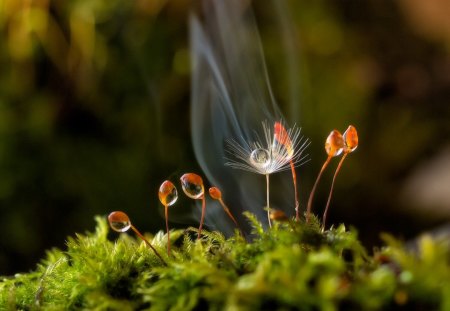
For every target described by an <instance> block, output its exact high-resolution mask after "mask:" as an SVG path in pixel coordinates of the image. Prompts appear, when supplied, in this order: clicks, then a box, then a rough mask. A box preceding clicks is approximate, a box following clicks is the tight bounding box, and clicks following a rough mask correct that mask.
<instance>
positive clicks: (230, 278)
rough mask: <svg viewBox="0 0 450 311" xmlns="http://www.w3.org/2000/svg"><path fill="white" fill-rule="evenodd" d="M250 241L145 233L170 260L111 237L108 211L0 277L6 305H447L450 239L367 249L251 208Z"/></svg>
mask: <svg viewBox="0 0 450 311" xmlns="http://www.w3.org/2000/svg"><path fill="white" fill-rule="evenodd" d="M247 217H248V218H249V220H250V222H251V224H252V225H253V228H254V230H253V236H252V241H251V242H247V241H246V240H245V239H244V238H242V237H241V236H240V235H239V234H238V233H237V232H236V235H235V236H233V237H231V238H228V239H226V238H225V237H224V236H223V235H222V234H221V233H218V232H208V231H204V235H203V238H202V240H201V241H197V240H195V236H196V229H193V228H189V229H187V230H185V231H181V230H174V231H172V232H171V240H172V246H173V250H172V254H171V257H170V258H169V257H168V256H167V255H166V253H165V248H166V235H165V234H163V233H162V232H159V233H157V234H156V235H155V236H150V235H147V237H148V238H149V240H150V241H151V243H152V244H153V245H154V246H155V248H156V249H157V250H158V251H159V252H160V253H161V255H162V256H163V258H164V260H165V261H166V262H167V263H168V265H167V266H165V265H163V264H162V262H161V261H160V260H159V259H158V257H156V256H155V255H154V253H153V252H152V251H150V250H149V249H148V248H147V247H146V245H145V244H144V243H141V242H140V241H137V240H135V239H134V238H132V237H130V236H129V235H127V234H122V235H120V237H119V238H118V239H117V240H115V241H110V240H108V238H107V236H108V233H109V229H108V225H107V222H106V219H105V218H101V217H97V219H96V220H97V229H96V231H95V233H87V234H86V235H76V237H75V238H69V240H68V242H67V250H66V251H61V250H58V249H54V250H51V251H49V252H48V253H47V256H46V258H45V259H44V260H43V261H42V262H41V263H40V264H39V265H38V266H37V269H36V270H35V271H33V272H31V273H28V274H17V275H15V276H13V277H9V278H4V279H3V280H2V281H1V282H0V309H2V310H79V309H84V310H344V309H345V310H386V309H390V310H392V309H393V310H395V309H404V310H410V309H415V310H417V309H421V310H422V309H424V310H449V307H450V298H449V297H450V283H449V282H448V280H450V266H449V261H450V251H449V247H448V242H445V241H444V242H442V241H441V242H439V241H435V240H432V239H431V238H430V237H427V236H424V237H423V238H422V239H421V240H420V241H419V244H418V249H417V250H414V251H408V250H406V249H405V248H404V247H403V245H402V244H401V243H400V242H399V241H397V240H395V239H393V238H392V237H390V236H384V239H385V241H386V244H387V246H386V247H384V248H383V249H382V250H379V251H376V252H375V254H374V255H373V256H370V255H368V254H367V253H366V251H365V249H364V248H363V247H362V246H361V244H360V242H359V241H358V238H357V234H356V232H355V230H353V229H351V230H347V229H346V228H345V227H344V226H343V225H340V226H339V227H337V228H333V229H331V230H329V231H326V232H324V233H322V232H321V231H320V228H319V224H318V222H317V221H316V219H314V220H313V221H312V223H310V224H308V225H306V224H304V223H294V222H291V223H281V222H275V224H274V226H273V227H272V228H271V229H270V230H267V231H264V230H263V228H262V226H261V224H260V223H259V222H258V221H257V220H256V219H255V217H254V216H253V215H251V214H247Z"/></svg>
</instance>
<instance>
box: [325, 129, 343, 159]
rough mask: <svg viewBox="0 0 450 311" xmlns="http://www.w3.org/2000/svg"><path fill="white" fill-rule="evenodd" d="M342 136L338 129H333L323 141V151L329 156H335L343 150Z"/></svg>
mask: <svg viewBox="0 0 450 311" xmlns="http://www.w3.org/2000/svg"><path fill="white" fill-rule="evenodd" d="M344 146H345V142H344V137H343V136H342V134H341V133H340V132H339V131H338V130H333V131H331V133H330V134H329V135H328V137H327V139H326V141H325V151H326V153H327V154H328V156H330V157H336V156H338V155H340V154H341V153H342V151H344Z"/></svg>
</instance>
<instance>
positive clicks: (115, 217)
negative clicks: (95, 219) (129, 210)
mask: <svg viewBox="0 0 450 311" xmlns="http://www.w3.org/2000/svg"><path fill="white" fill-rule="evenodd" d="M108 221H109V225H110V226H111V229H113V230H114V231H117V232H125V231H128V229H130V227H131V222H130V218H129V217H128V215H127V214H125V213H124V212H120V211H116V212H112V213H111V214H109V216H108Z"/></svg>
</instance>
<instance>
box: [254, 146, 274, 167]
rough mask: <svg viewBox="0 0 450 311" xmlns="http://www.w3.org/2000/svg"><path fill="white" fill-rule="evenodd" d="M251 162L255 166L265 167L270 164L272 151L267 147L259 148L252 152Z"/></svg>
mask: <svg viewBox="0 0 450 311" xmlns="http://www.w3.org/2000/svg"><path fill="white" fill-rule="evenodd" d="M250 163H251V164H252V165H254V166H258V167H265V166H267V165H269V164H270V153H269V151H268V150H267V149H263V148H257V149H255V150H253V151H252V153H250Z"/></svg>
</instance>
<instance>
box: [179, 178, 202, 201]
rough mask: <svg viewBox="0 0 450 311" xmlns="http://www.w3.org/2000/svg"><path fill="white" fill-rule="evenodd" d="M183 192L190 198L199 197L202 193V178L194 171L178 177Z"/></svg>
mask: <svg viewBox="0 0 450 311" xmlns="http://www.w3.org/2000/svg"><path fill="white" fill-rule="evenodd" d="M180 181H181V186H182V188H183V192H184V193H185V194H186V195H187V196H188V197H190V198H191V199H200V198H202V197H203V195H204V187H203V179H202V178H201V177H200V176H199V175H197V174H194V173H186V174H184V175H183V176H181V178H180Z"/></svg>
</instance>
